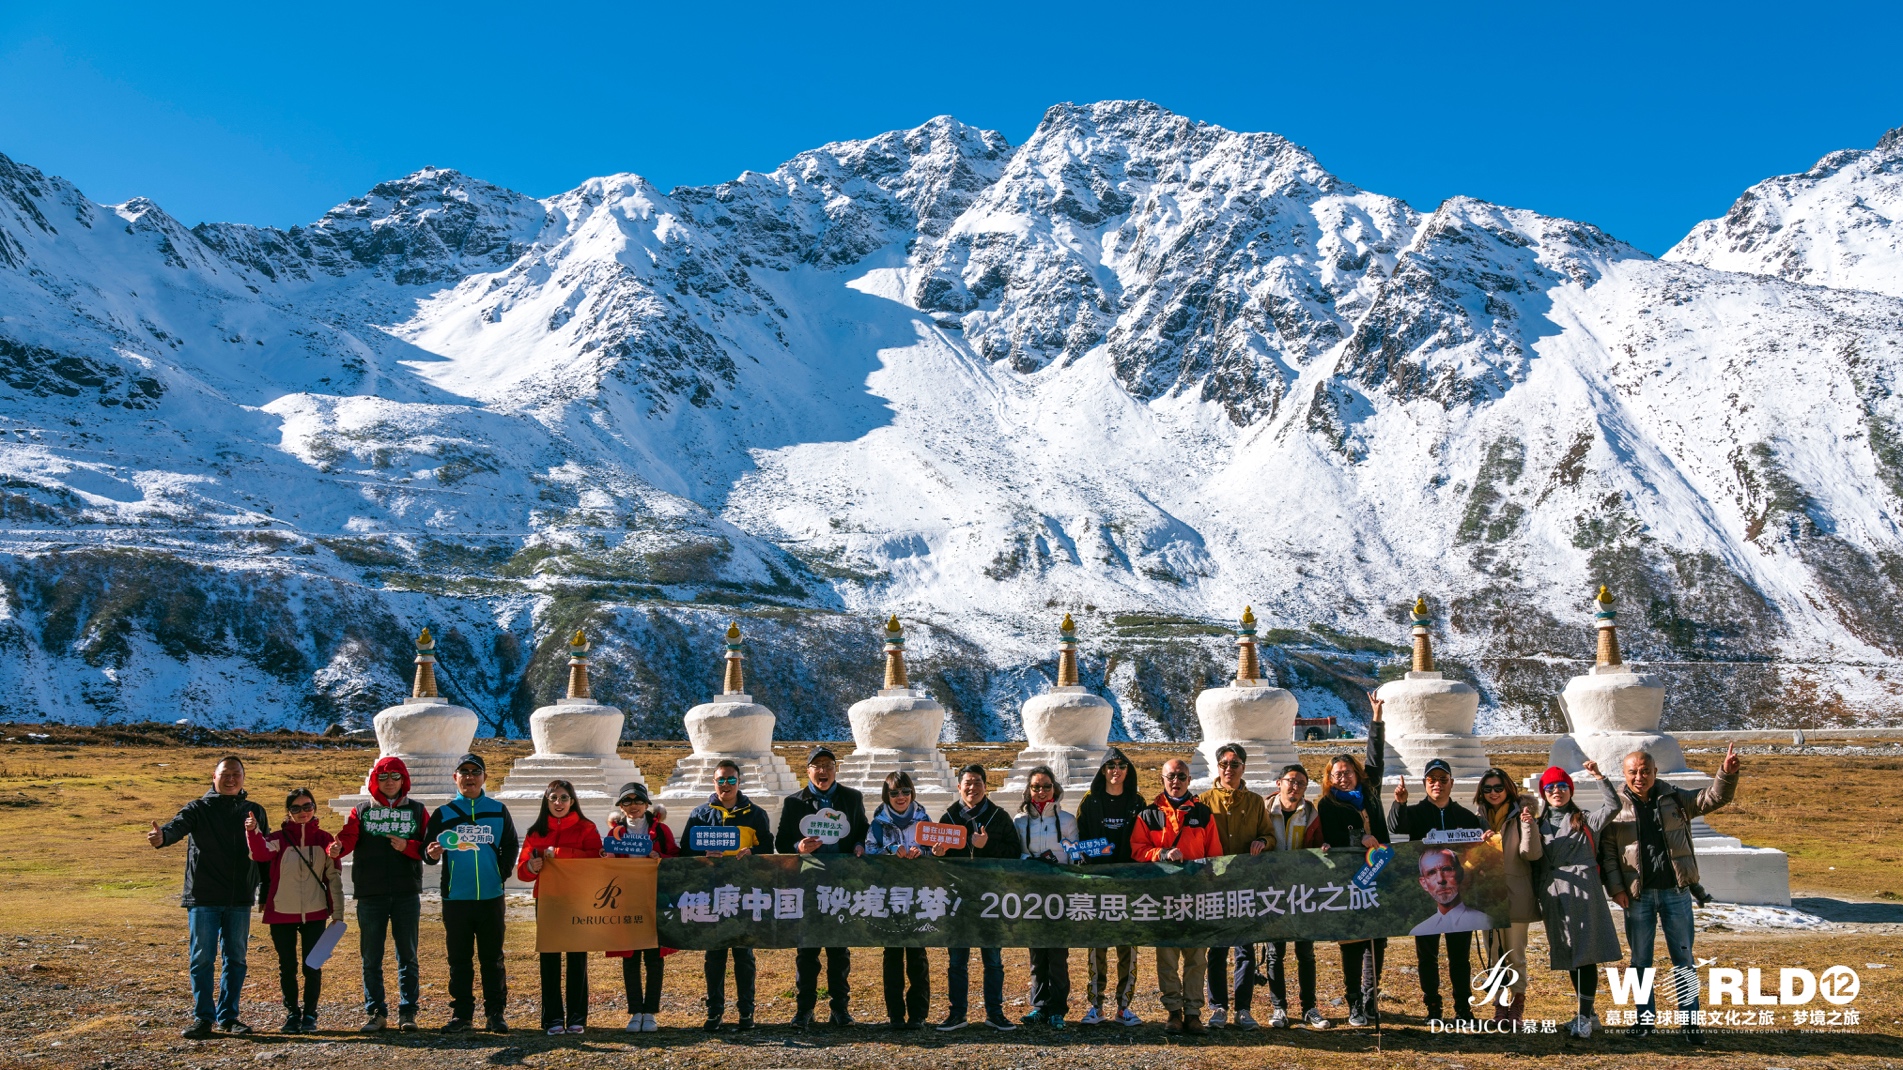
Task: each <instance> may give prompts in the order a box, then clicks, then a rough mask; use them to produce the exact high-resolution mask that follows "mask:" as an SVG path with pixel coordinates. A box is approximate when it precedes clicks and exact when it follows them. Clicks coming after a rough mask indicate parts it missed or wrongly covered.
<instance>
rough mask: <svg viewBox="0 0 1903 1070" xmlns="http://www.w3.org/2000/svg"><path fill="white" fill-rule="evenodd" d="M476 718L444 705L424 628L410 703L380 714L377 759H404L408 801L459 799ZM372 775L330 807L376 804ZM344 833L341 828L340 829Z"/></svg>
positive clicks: (432, 805)
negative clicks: (460, 768) (459, 767)
mask: <svg viewBox="0 0 1903 1070" xmlns="http://www.w3.org/2000/svg"><path fill="white" fill-rule="evenodd" d="M476 720H477V719H476V713H475V711H474V710H469V709H465V708H463V707H461V706H452V705H450V704H449V703H447V702H444V701H443V699H442V697H441V696H439V695H438V694H437V693H436V640H435V639H434V638H432V637H431V636H430V633H429V629H428V628H424V629H423V631H422V634H420V635H418V636H417V637H416V678H415V682H414V683H413V684H412V685H411V687H410V697H409V698H407V699H405V700H404V701H403V702H402V703H401V704H399V705H396V706H391V707H389V708H388V709H386V710H383V711H382V712H380V713H378V714H377V717H376V721H375V725H376V730H377V757H378V758H379V759H383V758H401V759H403V765H404V767H405V768H407V769H408V770H409V771H410V798H412V799H415V800H416V801H417V802H420V803H422V804H423V805H424V806H425V807H426V808H428V809H429V810H432V811H434V810H435V809H436V808H437V807H438V806H441V805H442V804H444V803H446V802H448V801H449V798H450V796H452V795H454V794H456V784H455V781H454V779H453V777H452V774H453V773H454V772H455V771H456V759H458V758H460V757H462V756H463V755H465V754H468V753H469V746H470V743H471V741H473V740H474V739H475V738H476ZM375 764H376V763H374V762H373V763H371V768H370V769H365V770H364V782H363V785H362V787H361V788H359V789H358V791H357V792H356V793H355V794H352V795H344V796H340V797H338V798H335V799H332V800H330V802H329V803H328V804H327V805H328V806H329V807H330V808H331V809H332V810H334V811H336V812H337V813H339V814H348V813H350V811H351V810H353V809H355V808H356V807H358V806H360V805H362V804H364V803H367V802H371V801H373V800H372V799H371V797H370V773H371V772H372V770H374V768H375ZM340 827H341V826H340ZM344 883H345V886H346V887H348V885H349V883H350V859H348V858H346V859H345V860H344Z"/></svg>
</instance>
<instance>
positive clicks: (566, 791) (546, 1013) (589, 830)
mask: <svg viewBox="0 0 1903 1070" xmlns="http://www.w3.org/2000/svg"><path fill="white" fill-rule="evenodd" d="M599 857H601V832H600V831H599V830H597V829H596V828H595V823H594V822H593V821H590V820H588V819H587V818H586V817H584V816H582V812H581V804H580V802H579V801H578V800H577V799H576V798H575V786H574V785H573V784H570V783H569V782H568V781H566V780H551V781H549V782H548V788H547V789H546V790H544V791H543V792H542V812H541V813H540V814H539V815H537V816H536V818H535V824H533V825H530V826H529V832H528V835H527V836H526V837H524V839H523V840H522V856H521V858H520V859H518V860H517V862H516V865H515V875H516V876H517V877H519V878H521V879H522V880H525V881H527V882H529V883H530V884H535V895H536V898H538V899H539V898H541V895H542V886H541V885H540V884H536V881H537V880H538V879H539V878H540V877H541V875H542V864H543V863H544V862H546V861H547V860H548V859H551V858H599ZM564 1010H566V1013H564ZM587 1026H588V955H587V953H586V952H582V951H570V952H568V1001H567V1003H566V1005H565V1007H564V1003H563V1001H562V952H560V951H544V952H542V1028H544V1029H546V1030H548V1031H549V1033H551V1034H555V1033H579V1032H581V1031H582V1030H584V1029H586V1028H587Z"/></svg>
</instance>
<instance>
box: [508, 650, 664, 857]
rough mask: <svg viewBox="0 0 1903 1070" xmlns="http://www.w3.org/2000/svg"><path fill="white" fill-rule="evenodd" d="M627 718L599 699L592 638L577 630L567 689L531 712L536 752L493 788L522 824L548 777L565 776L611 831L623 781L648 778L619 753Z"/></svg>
mask: <svg viewBox="0 0 1903 1070" xmlns="http://www.w3.org/2000/svg"><path fill="white" fill-rule="evenodd" d="M627 723H628V718H627V715H626V714H624V713H622V712H621V710H619V709H617V708H616V707H613V706H604V705H602V704H601V703H599V702H596V701H595V699H594V691H593V685H592V684H591V682H590V681H589V679H588V640H587V638H586V637H585V636H583V635H582V633H581V632H579V631H578V632H576V633H575V637H574V638H573V639H571V640H569V643H568V694H567V695H566V696H564V697H563V698H562V699H561V701H559V702H557V703H555V704H554V705H552V706H543V707H542V708H541V709H538V710H536V711H535V712H534V713H532V714H530V715H529V737H530V738H531V739H532V740H534V741H535V751H534V753H532V754H530V755H528V756H527V757H524V758H518V759H516V761H515V764H514V765H512V766H510V767H509V774H508V776H507V777H505V778H503V779H502V780H500V781H492V782H491V787H490V791H489V794H490V795H492V796H494V797H495V798H496V799H497V800H498V801H499V802H501V803H502V805H504V806H506V807H508V808H509V815H510V817H512V818H514V820H515V827H516V828H517V829H518V830H521V829H526V828H528V827H529V825H531V824H532V823H534V821H535V818H536V815H537V814H538V813H540V812H541V806H542V794H543V793H544V792H545V791H547V790H548V782H549V781H551V780H566V781H568V782H569V783H570V784H572V785H574V787H575V796H576V800H575V801H576V803H577V805H579V806H580V807H581V811H582V813H584V814H587V815H588V818H589V819H590V820H592V821H593V822H594V823H595V825H596V826H597V827H599V828H600V829H601V830H602V831H603V832H604V833H605V832H607V830H608V817H609V813H610V811H612V810H613V809H614V800H615V795H616V793H617V792H619V791H620V789H621V785H623V784H626V783H628V782H629V781H635V782H638V783H641V784H644V785H645V784H646V783H647V781H646V780H645V779H643V778H642V776H641V770H640V768H639V767H638V766H636V765H635V764H634V763H633V762H631V761H629V760H627V759H626V758H623V757H621V756H620V755H619V754H618V753H616V750H615V748H616V747H617V746H618V745H619V744H620V742H621V730H622V728H623V727H624V726H625V725H626V724H627Z"/></svg>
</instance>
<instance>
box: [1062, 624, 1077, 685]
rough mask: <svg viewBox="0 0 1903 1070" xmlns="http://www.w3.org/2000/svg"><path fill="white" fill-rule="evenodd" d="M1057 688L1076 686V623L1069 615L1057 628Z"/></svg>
mask: <svg viewBox="0 0 1903 1070" xmlns="http://www.w3.org/2000/svg"><path fill="white" fill-rule="evenodd" d="M1057 686H1058V687H1076V686H1077V622H1076V621H1073V620H1071V619H1070V614H1069V613H1066V614H1064V622H1063V623H1062V624H1059V625H1058V626H1057Z"/></svg>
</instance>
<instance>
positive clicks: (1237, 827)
mask: <svg viewBox="0 0 1903 1070" xmlns="http://www.w3.org/2000/svg"><path fill="white" fill-rule="evenodd" d="M1248 760H1249V754H1248V752H1247V751H1245V750H1243V749H1242V747H1241V745H1240V744H1236V743H1225V744H1223V745H1222V746H1221V747H1219V748H1217V750H1216V782H1215V783H1214V784H1212V785H1210V787H1209V790H1207V791H1205V792H1203V794H1202V801H1203V805H1205V806H1207V807H1209V813H1210V815H1211V817H1212V818H1213V819H1214V820H1215V822H1216V838H1217V839H1218V840H1220V841H1222V853H1223V854H1226V855H1239V854H1244V853H1247V854H1252V855H1259V854H1261V853H1262V852H1263V851H1266V850H1268V847H1269V842H1270V840H1271V839H1272V838H1273V837H1274V835H1275V830H1274V829H1273V828H1271V827H1270V825H1269V812H1268V809H1267V807H1266V806H1265V805H1264V804H1263V802H1262V796H1260V795H1257V794H1256V793H1255V792H1253V791H1250V790H1249V789H1248V787H1247V786H1245V785H1244V784H1243V781H1242V774H1243V772H1244V771H1245V769H1246V767H1247V762H1248ZM1232 950H1233V952H1234V955H1235V962H1236V966H1235V969H1236V972H1235V977H1234V980H1233V981H1232V980H1231V979H1230V976H1229V958H1230V954H1231V951H1232ZM1255 972H1256V963H1255V945H1254V944H1243V945H1241V946H1239V947H1236V948H1233V949H1231V948H1227V947H1212V948H1210V949H1209V1006H1210V1011H1209V1027H1210V1028H1211V1029H1221V1028H1222V1027H1223V1026H1224V1025H1226V1024H1228V1018H1229V997H1230V995H1231V990H1232V989H1233V994H1234V996H1235V1003H1236V1021H1235V1027H1236V1028H1237V1029H1254V1028H1256V1022H1255V1017H1254V1015H1253V1014H1252V1013H1251V1012H1252V1011H1253V1010H1254V1004H1255Z"/></svg>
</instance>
